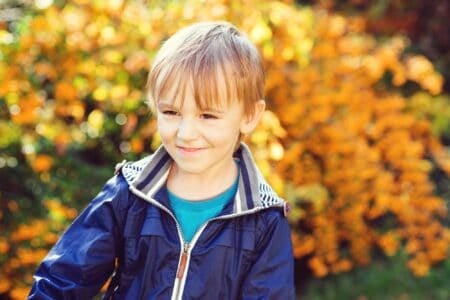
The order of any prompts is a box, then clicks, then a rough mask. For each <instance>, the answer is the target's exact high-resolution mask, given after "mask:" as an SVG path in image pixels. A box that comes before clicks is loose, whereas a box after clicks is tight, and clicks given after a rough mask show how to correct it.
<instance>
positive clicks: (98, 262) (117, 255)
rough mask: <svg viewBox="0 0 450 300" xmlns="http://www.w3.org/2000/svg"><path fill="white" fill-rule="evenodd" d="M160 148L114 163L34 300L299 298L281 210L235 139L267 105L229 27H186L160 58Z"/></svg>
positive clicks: (46, 264) (46, 267)
mask: <svg viewBox="0 0 450 300" xmlns="http://www.w3.org/2000/svg"><path fill="white" fill-rule="evenodd" d="M148 87H149V95H148V96H149V99H150V104H151V106H152V109H153V111H154V112H155V114H156V116H157V121H158V130H159V133H160V135H161V139H162V142H163V145H162V146H161V147H160V148H159V149H158V150H157V151H156V152H155V153H154V154H153V155H152V156H150V157H147V158H144V159H143V160H141V161H138V162H136V163H126V164H123V165H121V166H119V167H118V168H117V170H116V176H114V177H113V178H112V179H110V180H109V181H108V183H107V184H106V185H105V187H104V188H103V190H102V191H101V192H100V194H99V195H98V196H97V197H96V198H95V199H94V200H93V201H92V202H91V203H90V204H89V206H88V207H87V208H86V209H85V210H84V211H83V212H82V213H81V214H80V216H79V217H78V218H77V219H76V220H75V221H74V223H73V224H72V225H71V226H70V227H69V228H68V230H67V231H66V232H65V233H64V234H63V236H62V237H61V238H60V240H59V241H58V243H57V244H56V245H55V246H54V248H53V249H52V250H51V251H50V253H49V254H48V255H47V257H46V258H45V259H44V261H43V262H42V264H41V265H40V266H39V268H38V270H37V271H36V274H35V276H34V279H35V282H34V285H33V288H32V290H31V293H30V296H29V299H44V298H45V299H89V298H92V297H93V296H94V295H95V294H97V292H98V291H99V289H100V288H101V287H102V285H103V284H104V283H105V281H106V280H107V279H108V278H109V277H111V275H112V278H111V281H110V283H109V286H108V289H107V292H106V294H105V296H104V298H105V299H283V300H284V299H294V282H293V281H294V280H293V257H292V246H291V241H290V231H289V226H288V223H287V221H286V219H285V217H284V216H283V212H284V211H285V209H284V208H285V203H284V202H283V200H281V199H280V198H278V197H277V196H276V195H275V194H274V192H273V191H272V189H271V188H270V187H269V185H268V184H267V183H266V182H265V181H264V179H263V178H262V176H261V175H260V172H259V171H258V170H257V167H256V166H255V164H254V162H253V159H252V157H251V154H250V152H249V149H248V148H247V147H246V145H245V144H244V143H241V142H240V140H241V138H242V136H244V135H247V134H249V133H250V132H251V131H252V130H253V129H254V128H255V127H256V125H257V123H258V121H259V119H260V117H261V114H262V113H263V111H264V108H265V102H264V100H263V89H264V71H263V66H262V61H261V58H260V56H259V54H258V51H257V50H256V48H255V47H254V46H253V45H252V44H251V43H250V42H249V40H248V39H247V38H246V37H244V36H243V35H242V34H241V33H240V32H239V31H238V30H237V29H236V28H235V27H233V26H232V25H231V24H229V23H226V22H203V23H197V24H193V25H191V26H188V27H186V28H184V29H182V30H180V31H179V32H177V33H176V34H175V35H174V36H172V37H171V38H170V39H169V40H167V41H166V42H165V44H164V45H163V46H162V48H161V49H160V51H159V53H158V55H157V56H156V58H155V60H154V62H153V65H152V68H151V70H150V73H149V78H148Z"/></svg>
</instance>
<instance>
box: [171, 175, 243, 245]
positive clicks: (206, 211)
mask: <svg viewBox="0 0 450 300" xmlns="http://www.w3.org/2000/svg"><path fill="white" fill-rule="evenodd" d="M238 182H239V177H238V178H236V180H235V182H234V184H233V185H232V186H231V187H229V188H228V189H227V190H225V191H224V192H222V193H220V194H219V195H217V196H215V197H212V198H209V199H205V200H200V201H189V200H186V199H183V198H180V197H178V196H177V195H175V194H173V193H172V192H170V191H169V190H168V189H167V193H168V195H169V202H170V205H171V207H172V211H173V212H174V214H175V217H176V218H177V220H178V223H180V226H181V231H182V232H183V236H184V239H185V241H186V242H190V241H191V239H192V237H193V236H194V234H195V232H197V230H198V229H199V228H200V226H202V225H203V223H205V222H206V221H207V220H208V219H211V218H214V217H216V216H217V215H218V214H219V213H220V212H221V211H222V209H223V208H224V207H225V205H227V204H228V202H229V201H230V200H231V199H233V198H234V195H235V194H236V191H237V188H238Z"/></svg>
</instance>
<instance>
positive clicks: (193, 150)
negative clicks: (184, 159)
mask: <svg viewBox="0 0 450 300" xmlns="http://www.w3.org/2000/svg"><path fill="white" fill-rule="evenodd" d="M177 149H178V150H180V151H181V152H183V153H196V152H199V151H200V150H202V149H203V148H193V147H182V146H177Z"/></svg>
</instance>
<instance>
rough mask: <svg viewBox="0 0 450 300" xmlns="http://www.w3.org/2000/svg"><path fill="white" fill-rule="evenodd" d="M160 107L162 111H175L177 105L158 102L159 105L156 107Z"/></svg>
mask: <svg viewBox="0 0 450 300" xmlns="http://www.w3.org/2000/svg"><path fill="white" fill-rule="evenodd" d="M156 106H157V107H158V109H162V108H166V109H167V108H172V109H175V108H176V107H175V105H173V104H172V103H164V102H158V104H157V105H156Z"/></svg>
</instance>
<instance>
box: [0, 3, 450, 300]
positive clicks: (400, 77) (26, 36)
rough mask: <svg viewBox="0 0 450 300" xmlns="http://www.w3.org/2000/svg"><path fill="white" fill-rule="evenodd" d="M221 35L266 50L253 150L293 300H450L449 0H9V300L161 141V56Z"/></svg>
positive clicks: (0, 20) (1, 78)
mask: <svg viewBox="0 0 450 300" xmlns="http://www.w3.org/2000/svg"><path fill="white" fill-rule="evenodd" d="M211 19H213V20H219V19H220V20H228V21H230V22H232V23H234V24H236V25H237V27H239V28H240V29H242V30H243V31H244V32H246V33H247V34H248V36H249V37H250V39H251V40H252V41H253V42H254V43H255V44H256V45H257V46H258V48H259V49H260V51H261V54H262V56H263V58H264V62H265V66H266V71H267V84H266V100H267V103H268V109H269V110H268V111H267V112H266V113H265V115H264V117H263V120H262V122H261V125H260V126H259V127H258V129H257V130H256V131H255V132H254V134H253V135H251V136H250V137H249V138H248V140H247V142H248V144H249V145H250V146H251V148H252V149H253V151H254V154H255V158H256V160H257V163H258V165H259V166H260V168H261V170H262V171H263V173H264V175H265V176H266V177H267V179H268V181H269V182H270V183H271V184H272V185H273V187H274V188H275V189H276V191H277V192H278V193H279V194H280V195H281V196H283V197H284V198H285V199H286V200H287V201H289V203H290V204H291V206H292V208H293V209H292V212H291V214H290V216H289V221H290V223H291V226H292V240H293V243H294V251H295V257H296V265H295V269H296V285H297V292H298V295H299V296H298V298H299V299H358V300H363V299H364V300H365V299H446V300H447V299H450V285H449V283H448V278H450V258H449V254H450V252H449V251H450V249H449V246H450V229H449V225H450V218H449V213H448V206H449V201H450V150H449V149H450V148H449V147H450V96H449V92H450V71H449V70H450V51H449V49H450V32H449V25H448V20H449V19H450V2H449V1H444V0H441V1H439V0H426V1H425V0H414V1H402V0H374V1H369V0H347V1H346V0H341V1H340V0H317V1H289V0H286V1H262V0H242V1H234V0H203V1H194V0H186V1H163V0H161V1H144V0H141V1H138V0H135V1H132V0H129V1H127V0H108V1H103V0H73V1H63V0H34V1H33V0H15V1H7V0H3V1H0V50H1V51H0V224H1V236H0V299H24V298H25V297H26V295H27V294H28V291H29V288H30V285H31V283H32V274H33V272H34V270H35V268H36V267H37V264H38V263H39V262H40V260H41V259H42V258H43V257H44V256H45V254H46V253H47V251H48V250H49V249H50V247H51V246H52V245H53V244H54V243H55V242H56V240H57V239H58V236H59V234H60V233H61V232H62V231H63V230H64V229H65V228H66V227H67V226H68V225H69V224H70V222H71V221H72V220H73V218H75V217H76V216H77V214H78V213H79V212H80V210H81V209H82V208H83V207H84V206H85V205H86V204H87V203H88V202H89V201H90V200H91V199H92V198H93V197H94V196H95V195H96V193H98V192H99V191H100V189H101V187H102V185H103V184H104V183H105V181H106V180H107V178H109V177H111V176H113V172H114V165H115V164H116V163H117V162H120V161H122V160H123V159H127V160H136V159H139V158H141V157H144V156H145V155H148V154H150V153H152V151H153V150H154V149H155V148H156V147H157V146H158V145H159V143H160V140H159V137H158V135H157V133H156V131H155V129H156V127H155V120H154V118H153V116H152V115H151V113H150V111H149V109H148V108H147V106H146V105H145V97H144V93H143V91H144V86H145V83H146V75H147V71H148V69H149V66H150V64H151V61H152V58H153V57H154V55H155V53H156V51H157V50H158V48H159V46H160V45H161V43H162V42H163V41H164V40H165V39H166V38H167V37H168V36H170V35H171V34H172V33H174V32H175V31H176V30H177V29H179V28H180V27H182V26H184V25H187V24H189V23H192V22H195V21H200V20H211Z"/></svg>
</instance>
